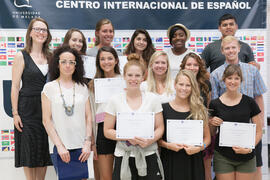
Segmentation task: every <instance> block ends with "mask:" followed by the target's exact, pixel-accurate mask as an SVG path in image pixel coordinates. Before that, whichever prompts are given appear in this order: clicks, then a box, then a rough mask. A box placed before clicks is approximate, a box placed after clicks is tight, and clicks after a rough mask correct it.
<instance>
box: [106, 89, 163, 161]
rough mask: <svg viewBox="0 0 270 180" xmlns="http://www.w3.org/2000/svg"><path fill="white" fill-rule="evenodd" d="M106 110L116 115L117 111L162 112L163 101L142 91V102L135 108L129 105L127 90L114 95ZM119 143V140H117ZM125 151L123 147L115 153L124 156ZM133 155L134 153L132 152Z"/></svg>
mask: <svg viewBox="0 0 270 180" xmlns="http://www.w3.org/2000/svg"><path fill="white" fill-rule="evenodd" d="M105 112H106V113H108V114H111V115H113V116H116V113H117V112H154V113H155V114H156V113H159V112H162V106H161V103H160V102H159V100H158V97H157V96H156V95H155V94H153V93H151V92H142V104H141V106H140V107H139V109H137V110H133V109H131V108H130V107H129V105H128V103H127V98H126V92H125V93H121V94H118V95H115V96H113V97H112V98H111V99H110V100H109V102H108V104H107V106H106V109H105ZM117 143H118V142H117ZM124 153H125V151H124V150H122V149H117V148H116V149H115V152H114V155H115V156H117V157H120V156H123V155H124ZM153 153H154V152H149V153H147V154H146V155H150V154H153ZM131 156H133V154H132V153H131Z"/></svg>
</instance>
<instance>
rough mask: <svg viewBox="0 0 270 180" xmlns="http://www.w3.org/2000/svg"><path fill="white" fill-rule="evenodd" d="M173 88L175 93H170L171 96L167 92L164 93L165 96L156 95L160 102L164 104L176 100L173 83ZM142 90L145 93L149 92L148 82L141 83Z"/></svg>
mask: <svg viewBox="0 0 270 180" xmlns="http://www.w3.org/2000/svg"><path fill="white" fill-rule="evenodd" d="M171 88H172V90H173V92H172V93H170V94H168V93H166V92H164V93H163V94H158V93H154V94H155V95H156V96H157V97H158V99H159V101H160V102H161V103H162V104H163V103H167V102H170V101H172V100H174V98H175V89H174V85H173V81H172V83H171ZM141 90H142V91H145V92H146V91H148V85H147V82H146V81H144V82H142V83H141ZM148 92H149V91H148Z"/></svg>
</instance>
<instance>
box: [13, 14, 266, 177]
mask: <svg viewBox="0 0 270 180" xmlns="http://www.w3.org/2000/svg"><path fill="white" fill-rule="evenodd" d="M219 30H220V32H221V34H222V37H221V39H220V40H218V41H215V42H213V43H211V44H209V45H208V46H207V47H206V48H205V50H204V51H203V53H202V54H201V56H200V55H198V54H197V53H194V52H192V51H191V50H189V49H188V48H186V46H185V44H186V41H187V40H188V39H189V37H190V31H189V29H188V28H187V27H186V26H184V25H183V24H174V25H172V26H170V27H169V28H168V31H167V35H168V38H169V40H170V44H171V46H172V48H170V49H168V50H167V51H166V52H164V51H155V48H154V46H153V44H152V40H151V37H150V35H149V33H148V32H147V31H146V30H144V29H137V30H136V31H135V32H134V33H133V35H132V37H131V40H130V42H129V44H128V45H127V48H126V51H125V52H124V54H123V55H125V56H127V59H128V61H127V63H126V64H125V66H124V69H123V73H122V74H121V72H120V67H119V55H122V54H120V53H119V52H117V51H116V50H115V49H114V48H113V47H112V46H111V42H112V40H113V37H114V27H113V25H112V23H111V21H110V20H109V19H101V20H100V21H98V23H97V24H96V29H95V37H96V42H95V47H93V48H91V49H88V50H87V46H86V39H85V37H84V35H83V33H82V32H81V31H80V30H78V29H75V28H72V29H70V30H68V32H67V33H66V35H65V38H64V42H63V45H61V46H60V47H59V48H57V49H56V50H54V51H53V52H51V51H50V50H49V43H50V41H51V39H52V36H51V34H50V31H49V26H48V24H47V22H46V21H45V20H43V19H41V18H35V19H33V20H32V21H31V22H30V24H29V26H28V30H27V34H26V46H25V49H24V50H22V51H21V52H18V53H17V55H16V56H15V58H14V63H13V67H12V89H11V100H12V113H13V119H14V125H15V128H14V129H15V167H24V172H25V176H26V179H27V180H40V179H44V178H45V174H46V167H47V166H49V165H52V163H53V164H54V166H57V165H56V164H57V163H56V162H55V160H53V158H51V156H52V155H50V152H49V144H48V136H49V138H50V140H51V141H52V143H53V144H54V148H53V154H54V155H56V156H58V157H59V159H60V160H61V161H62V162H64V163H66V164H69V162H71V159H72V158H71V156H73V155H71V154H73V153H74V152H77V151H78V153H77V154H78V155H77V157H76V158H77V159H78V161H80V162H81V163H85V162H86V161H87V160H88V158H89V156H90V153H91V151H93V152H94V160H93V167H94V176H95V179H96V180H112V179H113V180H120V179H121V180H125V179H127V180H128V179H130V180H131V179H132V180H140V179H143V180H155V179H156V180H158V179H166V180H176V179H185V180H204V179H205V180H212V179H213V178H214V177H212V175H211V174H212V173H211V163H212V159H213V169H214V172H215V176H216V178H217V179H218V180H235V179H237V180H242V179H243V180H244V179H245V180H253V179H256V180H259V179H261V172H260V167H261V166H262V159H261V141H260V140H261V136H262V125H263V119H264V117H263V113H264V106H263V96H262V95H263V93H265V92H266V87H265V84H264V82H263V80H262V77H261V75H260V72H259V68H260V66H259V64H257V63H256V62H255V61H254V56H253V53H252V50H251V49H250V47H249V46H248V45H247V44H245V43H244V42H241V41H239V40H237V39H236V38H235V37H234V35H235V32H236V30H237V23H236V19H235V17H234V16H232V15H230V14H225V15H223V16H222V17H221V18H220V19H219ZM82 55H87V56H93V57H96V74H95V76H94V79H96V78H121V77H122V78H123V79H124V80H125V82H126V88H125V89H124V91H123V92H122V93H119V94H114V95H112V97H111V99H110V100H108V101H107V102H103V103H96V102H95V83H94V79H86V78H84V64H83V60H82ZM208 67H210V72H211V74H210V73H209V72H208V71H207V68H208ZM21 81H22V85H21V86H20V82H21ZM132 112H135V113H147V112H152V113H153V114H154V137H153V138H152V139H145V138H142V137H135V138H133V139H119V138H117V136H116V122H117V113H132ZM171 119H174V120H183V119H186V120H202V121H203V145H202V146H193V145H188V144H177V143H172V142H169V141H168V140H167V133H168V132H167V121H168V120H171ZM226 121H227V122H241V123H250V122H252V123H255V124H256V140H255V144H256V145H257V146H256V148H255V149H249V148H242V147H221V146H220V145H219V134H220V130H219V127H220V125H221V124H222V122H226ZM213 157H214V158H213ZM56 169H57V168H56ZM86 178H87V177H83V176H82V177H81V179H86Z"/></svg>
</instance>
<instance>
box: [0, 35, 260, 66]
mask: <svg viewBox="0 0 270 180" xmlns="http://www.w3.org/2000/svg"><path fill="white" fill-rule="evenodd" d="M238 38H239V40H241V41H244V42H246V43H248V44H249V45H250V46H251V48H252V50H253V53H254V56H255V59H257V61H258V62H263V61H264V50H265V49H264V48H265V37H264V36H239V37H238ZM219 39H220V37H219V36H200V37H195V36H192V37H190V39H189V41H188V42H187V47H188V48H189V49H191V50H192V51H194V52H197V53H199V54H200V53H202V51H203V49H204V48H205V47H206V46H207V45H208V44H209V43H211V42H213V41H216V40H219ZM63 41H64V37H53V38H52V41H51V43H50V48H51V49H55V48H57V47H58V46H60V45H61V44H62V43H63ZM86 41H87V47H88V48H92V47H94V44H95V38H94V37H87V38H86ZM129 42H130V37H115V38H114V40H113V42H112V45H113V47H114V48H115V49H116V50H117V51H119V52H124V50H125V49H126V46H127V45H128V43H129ZM152 42H153V44H154V46H155V48H156V50H158V51H160V50H165V49H167V48H170V47H171V45H170V41H169V38H168V37H152ZM24 47H25V37H21V36H0V66H10V65H12V63H13V60H14V57H15V54H16V53H17V52H19V51H21V50H22V49H23V48H24Z"/></svg>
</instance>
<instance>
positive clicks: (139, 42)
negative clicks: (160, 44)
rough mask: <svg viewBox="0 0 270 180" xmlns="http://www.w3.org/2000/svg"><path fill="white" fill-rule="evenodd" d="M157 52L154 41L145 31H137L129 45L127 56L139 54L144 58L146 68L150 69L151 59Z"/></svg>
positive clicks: (126, 51)
mask: <svg viewBox="0 0 270 180" xmlns="http://www.w3.org/2000/svg"><path fill="white" fill-rule="evenodd" d="M154 52H155V48H154V46H153V43H152V39H151V37H150V35H149V33H148V32H147V31H146V30H145V29H137V30H136V31H135V32H134V33H133V35H132V37H131V40H130V42H129V44H128V45H127V48H126V50H125V54H126V55H129V54H131V53H137V54H139V55H140V56H141V58H143V60H144V62H145V65H146V67H148V64H149V61H150V58H151V56H152V54H153V53H154Z"/></svg>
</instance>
